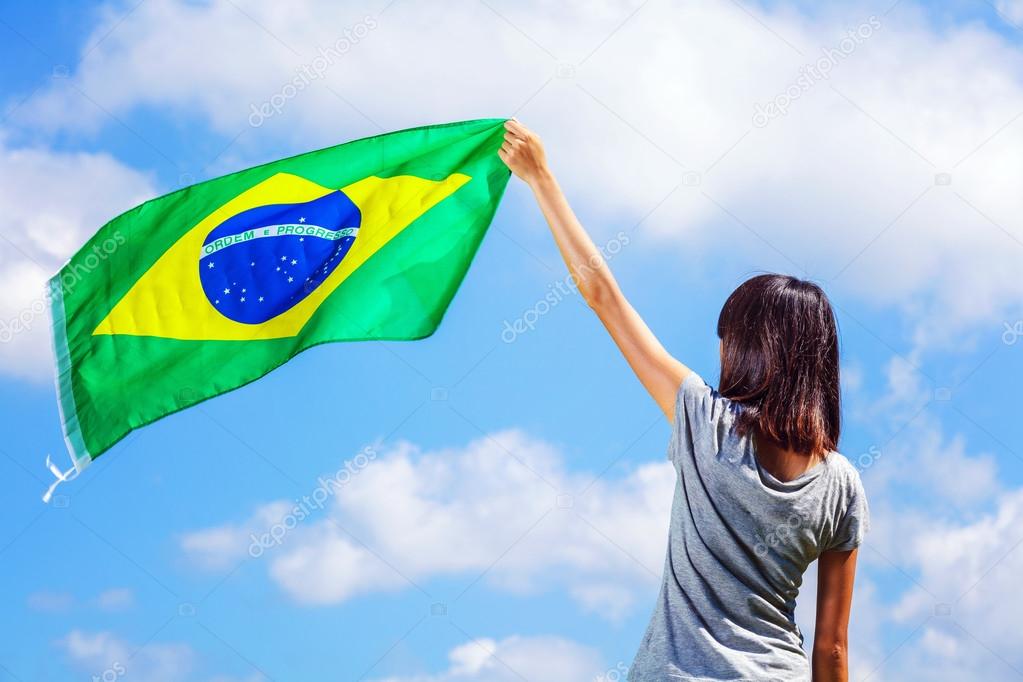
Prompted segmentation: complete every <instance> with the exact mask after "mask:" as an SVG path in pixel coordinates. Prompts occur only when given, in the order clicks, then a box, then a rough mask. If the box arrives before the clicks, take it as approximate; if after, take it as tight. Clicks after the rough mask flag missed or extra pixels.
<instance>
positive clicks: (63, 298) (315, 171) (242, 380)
mask: <svg viewBox="0 0 1023 682" xmlns="http://www.w3.org/2000/svg"><path fill="white" fill-rule="evenodd" d="M503 122H504V121H503V119H487V120H479V121H468V122H464V123H452V124H447V125H439V126H428V127H425V128H415V129H411V130H404V131H401V132H397V133H390V134H387V135H380V136H377V137H372V138H367V139H364V140H357V141H355V142H350V143H347V144H343V145H339V146H336V147H331V148H328V149H323V150H320V151H315V152H310V153H308V154H302V155H300V156H296V157H292V158H289V159H284V160H282V161H276V162H273V163H269V164H266V165H263V166H259V167H256V168H251V169H248V170H244V171H241V172H238V173H234V174H232V175H228V176H225V177H222V178H217V179H215V180H210V181H207V182H204V183H200V184H198V185H193V186H191V187H187V188H185V189H182V190H179V191H177V192H174V193H172V194H168V195H166V196H163V197H160V198H158V199H154V200H152V201H149V202H147V203H145V204H142V205H141V206H138V207H136V208H134V209H132V210H130V211H128V212H127V213H125V214H123V215H121V216H118V217H117V218H115V219H114V220H112V221H110V222H109V223H107V224H106V225H105V226H103V227H102V228H101V229H100V230H99V232H97V233H96V235H95V236H94V237H93V238H92V239H91V240H89V242H88V243H86V245H85V246H84V247H83V248H82V249H81V250H80V251H79V252H78V253H77V254H75V255H74V256H73V257H72V258H71V260H70V261H69V262H68V263H67V264H66V265H65V266H64V267H63V268H62V269H61V271H60V272H59V273H57V275H55V276H54V277H53V279H51V280H50V282H49V293H50V299H51V307H52V315H53V339H54V347H55V353H56V358H57V391H58V400H59V405H60V408H61V420H62V423H63V429H64V435H65V439H66V441H67V444H68V448H69V450H70V452H71V454H72V458H73V460H74V467H73V469H71V470H69V471H68V472H65V473H61V472H60V471H59V470H58V469H57V468H56V467H55V466H53V465H51V464H49V462H48V463H47V465H48V466H49V467H50V468H51V469H52V470H53V471H54V472H55V475H56V476H57V478H58V481H57V482H58V483H59V482H61V481H63V480H69V479H70V478H71V477H73V476H74V475H77V474H78V473H79V472H81V470H82V469H83V468H84V467H85V466H86V465H87V464H88V463H89V462H90V461H91V460H93V459H95V458H96V457H98V456H99V455H100V454H102V453H103V452H105V451H106V450H107V449H108V448H110V447H111V446H112V445H114V444H115V443H116V442H117V441H118V440H120V439H121V438H123V437H124V436H125V435H127V434H128V433H129V432H130V431H131V430H132V429H136V428H138V427H141V426H144V425H145V424H148V423H150V422H153V421H155V420H157V419H159V418H161V417H163V416H166V415H168V414H171V413H173V412H176V411H178V410H182V409H184V408H186V407H189V406H190V405H194V404H196V403H198V402H201V401H203V400H206V399H207V398H210V397H213V396H215V395H219V394H221V393H225V392H227V391H230V390H232V389H235V388H238V387H239V386H242V385H244V384H246V383H248V382H250V381H253V380H255V379H257V378H259V377H261V376H263V375H264V374H266V373H267V372H269V371H270V370H272V369H274V368H275V367H277V366H279V365H281V364H283V363H284V362H286V361H287V360H289V359H290V358H292V357H294V356H295V355H296V354H298V353H300V352H301V351H303V350H305V349H306V348H309V347H311V346H314V345H316V344H320V343H326V342H331V341H357V340H368V339H392V340H397V339H418V338H423V337H425V336H429V335H430V334H432V333H433V331H434V330H435V329H436V328H437V325H438V324H439V323H440V320H441V317H442V316H443V314H444V311H445V309H446V308H447V306H448V303H450V301H451V298H452V297H453V296H454V293H455V291H456V289H457V288H458V285H459V284H460V283H461V281H462V278H463V277H464V276H465V273H466V271H467V269H468V267H469V264H470V262H471V260H472V257H473V255H474V254H475V252H476V249H477V247H478V246H479V244H480V241H481V240H482V239H483V235H484V234H485V232H486V230H487V227H488V226H489V224H490V221H491V219H492V218H493V215H494V212H495V210H496V209H497V205H498V202H499V201H500V198H501V195H502V193H503V192H504V188H505V185H506V184H507V182H508V177H509V172H508V169H507V168H506V167H505V166H504V164H503V163H501V161H500V159H498V157H497V150H498V149H499V148H500V145H501V140H502V137H503V132H504V129H503ZM55 485H56V484H55ZM49 492H50V493H51V494H52V488H51V490H50V491H49Z"/></svg>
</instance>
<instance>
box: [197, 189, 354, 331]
mask: <svg viewBox="0 0 1023 682" xmlns="http://www.w3.org/2000/svg"><path fill="white" fill-rule="evenodd" d="M361 220H362V214H361V213H360V211H359V208H358V206H356V205H355V204H354V203H353V202H352V200H351V199H349V198H348V197H347V196H345V194H344V193H343V192H340V191H335V192H331V193H330V194H327V195H325V196H322V197H320V198H319V199H314V200H313V201H308V202H305V203H299V204H273V205H269V206H259V207H256V208H251V209H249V210H247V211H244V212H242V213H239V214H238V215H235V216H232V217H231V218H228V219H227V220H225V221H224V222H222V223H221V224H219V225H217V227H215V228H214V229H213V230H211V231H210V233H209V234H208V235H207V236H206V240H205V241H204V242H203V247H202V252H201V253H200V256H199V280H200V282H201V283H202V289H203V292H204V293H205V294H206V298H208V299H209V301H210V303H211V304H212V305H213V307H214V308H216V309H217V310H218V311H220V313H221V314H223V315H224V316H225V317H228V318H229V319H232V320H234V321H235V322H241V323H244V324H261V323H263V322H266V321H267V320H270V319H273V318H274V317H276V316H278V315H280V314H281V313H283V312H285V311H287V310H289V309H290V308H292V307H293V306H295V305H296V304H297V303H298V302H299V301H301V300H302V299H304V298H305V297H306V296H308V295H309V294H311V293H312V292H313V291H315V290H316V288H317V287H319V286H320V285H321V284H323V282H324V280H326V279H327V277H329V276H330V273H332V272H333V271H334V269H335V268H337V266H338V265H339V264H340V263H341V261H342V260H343V259H344V257H345V256H346V255H347V254H348V251H349V250H350V249H351V248H352V244H353V243H354V242H355V238H356V236H357V235H358V231H359V225H360V223H361Z"/></svg>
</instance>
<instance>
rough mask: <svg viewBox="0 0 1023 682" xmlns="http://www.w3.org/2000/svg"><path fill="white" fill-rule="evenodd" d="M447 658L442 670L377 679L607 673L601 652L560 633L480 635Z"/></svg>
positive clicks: (470, 680) (483, 679)
mask: <svg viewBox="0 0 1023 682" xmlns="http://www.w3.org/2000/svg"><path fill="white" fill-rule="evenodd" d="M448 661H449V663H450V665H449V667H448V669H447V670H445V671H444V672H442V673H438V674H433V675H431V674H425V675H409V676H401V677H388V678H382V679H379V680H376V681H375V682H519V681H520V680H529V681H530V682H592V680H595V679H600V676H601V675H602V674H604V673H605V671H604V668H603V664H602V663H601V658H600V654H599V653H598V652H596V651H595V650H593V649H591V648H589V647H586V646H582V645H580V644H577V643H575V642H572V641H569V640H565V639H562V638H560V637H520V636H513V637H507V638H505V639H502V640H499V641H495V640H493V639H477V640H473V641H469V642H466V643H465V644H461V645H459V646H457V647H455V648H454V649H452V650H451V651H450V652H449V653H448ZM614 679H620V676H619V677H616V678H614Z"/></svg>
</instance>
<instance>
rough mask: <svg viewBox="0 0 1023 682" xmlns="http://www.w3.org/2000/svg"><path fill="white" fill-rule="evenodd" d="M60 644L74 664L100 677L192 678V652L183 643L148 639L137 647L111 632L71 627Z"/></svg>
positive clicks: (161, 681)
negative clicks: (87, 630) (89, 630)
mask: <svg viewBox="0 0 1023 682" xmlns="http://www.w3.org/2000/svg"><path fill="white" fill-rule="evenodd" d="M60 644H61V647H62V648H63V649H64V651H65V653H66V654H67V656H68V658H70V659H71V662H72V663H73V664H74V665H75V667H76V668H78V669H80V670H82V671H83V672H85V673H86V674H88V675H90V676H96V677H99V678H101V679H108V678H109V679H115V678H120V677H123V676H128V679H139V680H147V682H177V681H179V680H187V679H191V678H190V674H191V673H192V671H193V668H194V665H195V652H194V651H192V649H191V647H189V646H188V645H186V644H166V643H160V642H149V643H147V644H146V645H145V646H144V647H141V648H138V647H135V646H132V645H131V644H129V643H128V642H126V641H124V640H122V639H120V638H118V637H117V636H116V635H114V634H112V633H110V632H85V631H82V630H72V631H71V632H70V633H68V635H67V636H66V637H65V638H64V639H62V640H61V642H60Z"/></svg>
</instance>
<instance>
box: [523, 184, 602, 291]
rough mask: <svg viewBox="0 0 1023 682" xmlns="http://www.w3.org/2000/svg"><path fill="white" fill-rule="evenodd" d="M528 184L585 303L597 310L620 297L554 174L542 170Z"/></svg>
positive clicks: (597, 251)
mask: <svg viewBox="0 0 1023 682" xmlns="http://www.w3.org/2000/svg"><path fill="white" fill-rule="evenodd" d="M529 184H530V188H531V189H532V190H533V195H534V196H535V197H536V200H537V203H538V204H539V205H540V210H541V211H542V212H543V215H544V218H546V219H547V224H548V225H550V228H551V234H553V235H554V241H555V243H556V244H557V245H558V250H559V251H560V252H561V257H562V258H563V259H564V260H565V264H566V265H567V266H568V271H569V273H570V274H571V275H572V279H573V281H574V282H575V285H576V286H577V287H578V288H579V292H580V293H581V294H582V295H583V298H585V299H586V302H587V303H588V304H589V305H590V306H591V307H592V308H594V309H595V310H598V311H599V308H600V307H602V306H604V305H606V304H608V303H610V302H612V301H613V300H614V299H616V298H618V297H620V295H621V291H620V290H619V289H618V284H617V283H616V282H615V279H614V276H613V275H612V274H611V270H610V269H609V268H608V266H607V263H606V261H605V260H604V255H603V254H602V253H601V251H600V249H599V248H597V245H596V244H594V243H593V239H591V238H590V235H589V234H587V232H586V230H585V229H584V228H583V226H582V224H581V223H580V222H579V219H578V218H577V217H576V215H575V212H574V211H573V210H572V207H571V206H570V205H569V203H568V199H566V198H565V194H564V192H562V191H561V187H560V186H559V185H558V181H557V180H556V179H555V177H554V175H553V174H552V173H551V172H550V171H549V170H547V169H544V170H543V172H541V173H539V174H537V176H536V178H535V179H533V181H532V182H530V183H529Z"/></svg>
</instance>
